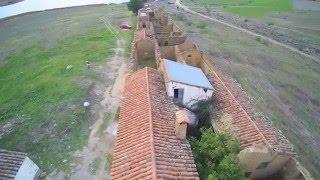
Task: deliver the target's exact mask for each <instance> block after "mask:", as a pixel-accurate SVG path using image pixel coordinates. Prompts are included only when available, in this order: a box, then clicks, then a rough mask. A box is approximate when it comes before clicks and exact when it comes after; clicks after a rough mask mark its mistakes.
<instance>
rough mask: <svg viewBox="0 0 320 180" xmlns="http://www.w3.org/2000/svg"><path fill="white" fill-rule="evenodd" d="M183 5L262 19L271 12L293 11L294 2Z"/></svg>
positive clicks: (225, 0)
mask: <svg viewBox="0 0 320 180" xmlns="http://www.w3.org/2000/svg"><path fill="white" fill-rule="evenodd" d="M182 2H183V3H186V4H191V2H192V3H195V4H196V5H198V6H201V7H205V9H206V11H210V8H222V9H223V10H224V11H226V12H230V13H233V14H237V15H240V16H245V17H262V16H264V15H266V14H268V13H271V12H283V11H291V10H292V0H216V1H212V0H199V1H193V0H183V1H182Z"/></svg>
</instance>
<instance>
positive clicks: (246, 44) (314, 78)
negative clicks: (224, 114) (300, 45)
mask: <svg viewBox="0 0 320 180" xmlns="http://www.w3.org/2000/svg"><path fill="white" fill-rule="evenodd" d="M161 5H162V6H163V7H164V8H166V10H167V11H168V12H169V13H171V15H172V17H173V18H174V20H175V21H176V22H177V23H178V24H180V25H181V26H182V27H183V28H184V29H185V30H186V32H187V35H188V38H189V39H190V40H191V41H193V42H196V43H197V44H198V45H200V48H201V49H203V50H205V51H206V53H207V55H208V57H210V59H212V62H213V64H214V65H215V66H216V67H217V68H218V69H219V70H220V71H221V72H223V73H224V74H225V75H227V76H229V77H230V78H233V79H234V80H236V81H237V83H239V84H240V85H241V87H242V89H243V90H244V91H245V92H246V93H247V94H248V96H250V97H251V98H252V101H253V103H254V106H255V109H256V110H257V112H262V113H263V114H264V115H265V116H266V117H268V118H269V119H271V120H272V122H273V123H274V124H275V126H276V127H277V128H279V129H280V130H282V131H283V133H284V134H285V135H286V137H287V138H288V139H289V140H290V141H291V142H292V143H293V144H294V145H295V148H296V151H297V153H298V155H297V157H298V159H299V160H300V161H301V162H302V163H303V164H304V165H305V167H306V168H307V169H308V170H309V171H311V172H312V174H313V175H314V176H315V178H316V179H317V178H319V177H320V174H319V169H320V164H319V162H320V151H319V148H320V142H319V139H320V125H319V115H320V94H319V91H318V90H319V89H320V80H319V77H320V70H319V69H320V65H319V64H318V63H316V62H314V61H312V60H310V59H305V58H303V57H301V56H299V55H295V54H293V53H291V52H290V51H288V50H286V49H282V48H279V47H278V46H276V45H272V44H270V43H268V42H265V41H263V40H261V39H259V38H256V37H252V36H249V35H246V34H243V33H241V32H239V31H237V30H234V29H232V28H229V27H226V26H223V25H221V24H219V23H213V22H211V21H207V20H204V19H202V18H199V17H197V16H195V15H190V14H188V13H185V12H183V11H180V12H177V10H176V8H172V7H168V5H165V3H163V4H161Z"/></svg>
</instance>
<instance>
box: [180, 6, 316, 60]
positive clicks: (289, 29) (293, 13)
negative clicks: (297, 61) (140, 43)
mask: <svg viewBox="0 0 320 180" xmlns="http://www.w3.org/2000/svg"><path fill="white" fill-rule="evenodd" d="M182 2H183V4H184V5H186V6H188V7H189V8H190V9H192V10H194V11H196V12H199V13H202V14H205V15H207V16H210V17H212V18H215V19H219V20H221V21H224V22H226V23H230V24H233V25H235V26H237V27H240V28H243V29H246V30H249V31H251V32H254V33H257V34H260V35H263V36H266V37H268V38H271V39H273V40H276V41H278V42H280V43H283V44H286V45H289V46H291V47H294V48H296V49H297V50H299V51H301V52H303V53H306V54H309V55H312V56H314V57H315V58H317V59H319V58H320V39H319V37H320V23H319V22H320V2H318V1H308V0H294V7H293V8H292V10H286V9H285V8H283V9H281V8H279V9H274V10H273V11H268V12H263V11H261V13H260V10H259V7H258V6H252V7H251V8H253V9H255V10H256V11H257V13H260V15H253V16H247V15H246V14H241V13H240V14H234V13H230V12H228V11H226V9H227V8H224V6H228V5H231V4H232V3H231V2H229V1H224V2H225V4H224V5H222V4H217V5H214V4H211V3H209V2H207V1H201V2H202V4H201V3H198V1H192V0H183V1H182ZM214 2H215V1H214ZM270 2H272V1H270ZM281 2H286V1H281ZM311 3H313V4H311ZM237 7H238V6H237ZM237 7H236V8H237ZM240 7H242V6H240ZM279 7H281V6H279ZM236 11H241V10H239V9H238V10H236ZM249 12H250V11H245V13H249Z"/></svg>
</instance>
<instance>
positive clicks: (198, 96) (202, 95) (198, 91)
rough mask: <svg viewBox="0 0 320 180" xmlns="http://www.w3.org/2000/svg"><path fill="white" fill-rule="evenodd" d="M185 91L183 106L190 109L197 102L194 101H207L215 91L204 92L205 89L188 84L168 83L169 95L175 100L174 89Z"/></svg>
mask: <svg viewBox="0 0 320 180" xmlns="http://www.w3.org/2000/svg"><path fill="white" fill-rule="evenodd" d="M179 88H181V89H184V93H183V105H185V106H187V107H190V106H191V105H192V104H193V103H194V102H195V101H194V100H207V99H209V98H211V96H212V93H213V91H212V90H207V92H205V91H204V89H203V88H201V87H197V86H191V85H187V84H182V83H178V82H172V81H169V82H166V89H167V94H168V96H169V97H171V98H173V95H174V89H179Z"/></svg>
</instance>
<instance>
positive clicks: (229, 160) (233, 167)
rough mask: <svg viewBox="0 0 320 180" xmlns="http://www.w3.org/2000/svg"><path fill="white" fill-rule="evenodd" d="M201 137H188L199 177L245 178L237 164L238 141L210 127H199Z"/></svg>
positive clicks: (241, 168) (242, 170)
mask: <svg viewBox="0 0 320 180" xmlns="http://www.w3.org/2000/svg"><path fill="white" fill-rule="evenodd" d="M201 133H202V135H201V138H200V139H199V140H198V139H196V138H195V137H191V138H190V144H191V149H192V152H193V156H194V159H195V162H196V165H197V170H198V173H199V176H200V179H230V180H232V179H237V180H238V179H246V178H245V176H244V168H243V167H242V166H241V165H240V164H239V161H238V158H237V154H238V153H239V151H240V149H239V142H238V141H237V140H236V139H234V138H232V137H230V136H228V135H226V134H223V133H219V134H217V133H213V131H212V130H211V128H202V129H201Z"/></svg>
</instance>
